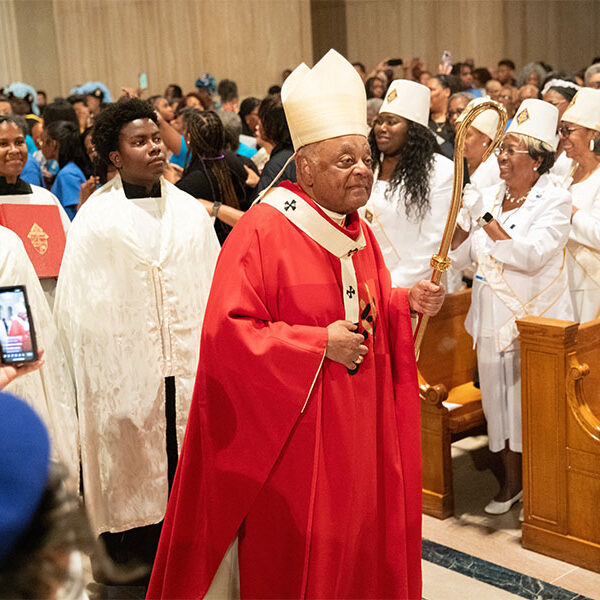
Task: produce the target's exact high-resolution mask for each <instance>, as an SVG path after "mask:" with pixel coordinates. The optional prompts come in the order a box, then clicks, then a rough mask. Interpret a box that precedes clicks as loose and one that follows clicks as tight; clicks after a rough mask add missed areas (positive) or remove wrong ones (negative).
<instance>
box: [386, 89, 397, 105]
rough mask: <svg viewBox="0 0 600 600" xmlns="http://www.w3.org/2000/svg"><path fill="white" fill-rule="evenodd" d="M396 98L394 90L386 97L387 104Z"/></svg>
mask: <svg viewBox="0 0 600 600" xmlns="http://www.w3.org/2000/svg"><path fill="white" fill-rule="evenodd" d="M397 97H398V90H396V89H395V88H394V89H393V90H392V91H391V92H390V93H389V94H388V95H387V98H386V100H387V101H388V102H391V101H392V100H395V99H396V98H397Z"/></svg>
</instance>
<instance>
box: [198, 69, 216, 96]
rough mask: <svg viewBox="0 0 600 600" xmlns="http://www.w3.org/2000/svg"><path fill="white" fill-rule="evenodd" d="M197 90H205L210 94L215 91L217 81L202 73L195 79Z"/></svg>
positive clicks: (208, 74)
mask: <svg viewBox="0 0 600 600" xmlns="http://www.w3.org/2000/svg"><path fill="white" fill-rule="evenodd" d="M196 87H197V88H206V89H207V90H208V91H209V92H210V93H211V94H214V93H215V92H216V91H217V80H216V79H215V78H214V77H213V76H212V75H211V74H210V73H204V75H200V77H198V79H196Z"/></svg>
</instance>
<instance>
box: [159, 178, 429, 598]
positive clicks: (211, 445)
mask: <svg viewBox="0 0 600 600" xmlns="http://www.w3.org/2000/svg"><path fill="white" fill-rule="evenodd" d="M282 185H284V186H285V187H287V188H288V189H289V190H291V191H293V192H294V193H295V194H296V195H297V200H298V202H307V203H309V204H310V206H311V207H312V208H313V209H314V210H315V211H316V213H318V215H317V214H315V218H317V219H318V218H325V219H327V220H329V219H328V217H327V216H326V215H325V214H324V213H323V212H322V211H321V210H320V209H319V208H318V206H317V205H315V204H314V202H313V201H312V200H311V199H310V198H308V196H307V195H306V194H305V193H304V192H303V191H302V190H301V188H300V187H299V186H297V185H296V184H290V183H289V182H284V184H282ZM330 223H333V221H330ZM335 226H336V227H338V226H337V225H335ZM360 228H362V229H363V232H364V235H365V238H366V244H367V245H366V248H364V249H363V250H361V251H359V252H357V253H356V254H354V255H353V259H352V260H353V264H354V268H355V271H356V276H357V280H358V287H359V289H358V293H359V300H360V311H361V315H360V323H359V332H361V333H363V332H365V333H363V335H365V337H366V342H365V343H366V345H367V347H368V349H369V351H368V353H367V355H366V356H365V359H364V361H363V363H362V364H361V365H360V367H359V369H358V371H357V372H356V373H355V374H350V373H349V372H348V370H347V369H346V368H345V367H344V366H343V365H341V364H339V363H336V362H333V361H331V360H328V359H324V353H325V349H326V345H327V329H326V327H327V326H328V325H329V324H330V323H332V322H333V321H336V320H338V319H343V318H344V306H343V300H342V279H341V267H340V260H339V259H338V258H336V257H335V256H333V255H332V254H330V253H329V252H328V251H327V250H325V248H323V247H322V246H321V245H319V244H318V243H317V242H316V241H314V240H313V239H312V238H310V237H309V236H308V235H307V234H305V233H303V232H302V231H300V229H298V228H297V227H296V226H295V225H294V224H293V223H292V222H291V221H290V220H288V218H286V216H285V215H283V214H282V213H281V212H279V211H278V210H277V209H275V208H273V207H272V206H269V205H266V204H259V205H257V206H254V207H253V208H252V209H251V210H250V211H249V212H248V213H247V214H246V215H245V216H244V217H243V218H242V220H241V221H240V222H239V223H238V225H236V227H235V228H234V229H233V232H232V233H231V234H230V235H229V238H228V239H227V242H226V243H225V245H224V246H223V249H222V251H221V255H220V257H219V261H218V263H217V268H216V271H215V275H214V280H213V284H212V289H211V293H210V297H209V301H208V305H207V308H206V314H205V318H204V325H203V331H202V340H201V347H200V362H199V367H198V373H197V377H196V387H195V392H194V398H193V401H192V407H191V411H190V415H189V420H188V425H187V430H186V435H185V441H184V443H183V448H182V451H181V456H180V460H179V466H178V469H177V475H176V478H175V483H174V487H173V490H172V493H171V498H170V500H169V505H168V508H167V514H166V516H165V520H164V526H163V532H162V536H161V540H160V544H159V549H158V553H157V556H156V560H155V563H154V570H153V573H152V579H151V583H150V588H149V591H148V598H202V597H203V596H204V595H205V594H206V592H207V590H208V588H209V586H210V584H211V582H212V579H213V577H214V575H215V572H216V571H217V568H218V567H219V565H220V563H221V560H222V558H223V556H224V555H225V553H226V551H227V549H228V547H229V546H230V544H231V543H232V542H233V540H234V539H235V538H236V536H237V537H238V541H239V568H240V589H241V596H242V598H300V597H307V598H421V438H420V436H421V429H420V405H419V397H418V386H417V374H416V364H415V359H414V346H413V341H412V328H411V321H410V311H409V304H408V292H407V290H400V289H394V290H392V289H391V286H390V276H389V272H388V270H387V268H386V267H385V264H384V261H383V259H382V256H381V253H380V250H379V247H378V245H377V242H376V241H375V238H374V236H373V234H372V233H371V231H370V229H369V227H368V226H367V225H366V224H365V223H364V222H362V221H361V220H360V218H359V216H358V214H357V213H353V214H351V215H349V216H348V217H347V218H346V223H345V228H344V229H342V231H343V232H344V233H346V235H348V236H349V237H351V238H353V239H356V238H357V236H358V234H359V231H360Z"/></svg>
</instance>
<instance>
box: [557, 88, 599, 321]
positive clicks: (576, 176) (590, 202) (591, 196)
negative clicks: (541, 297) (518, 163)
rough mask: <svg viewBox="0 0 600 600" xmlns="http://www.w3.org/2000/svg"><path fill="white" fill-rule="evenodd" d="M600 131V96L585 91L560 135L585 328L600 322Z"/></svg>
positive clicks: (571, 251) (578, 314) (575, 295)
mask: <svg viewBox="0 0 600 600" xmlns="http://www.w3.org/2000/svg"><path fill="white" fill-rule="evenodd" d="M599 131H600V90H596V89H594V88H581V89H580V90H579V92H577V95H576V96H575V98H574V99H573V101H572V102H571V104H570V105H569V108H567V110H566V111H565V113H564V114H563V117H562V121H561V126H560V129H559V132H560V134H561V138H562V140H563V142H562V145H563V148H564V151H565V154H566V155H567V156H568V157H569V158H570V159H573V161H574V163H575V166H574V169H573V170H572V179H569V181H568V183H570V187H569V189H570V191H571V195H572V197H573V209H572V213H571V234H570V235H569V242H568V244H567V266H568V273H569V286H570V288H571V298H572V300H573V310H574V311H575V319H576V320H577V321H580V322H582V323H583V322H585V321H591V320H593V319H597V318H598V317H599V316H600V169H599V168H598V167H600V162H599V161H598V156H596V154H595V152H594V148H595V140H596V138H597V136H598V132H599Z"/></svg>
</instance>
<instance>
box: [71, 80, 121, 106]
mask: <svg viewBox="0 0 600 600" xmlns="http://www.w3.org/2000/svg"><path fill="white" fill-rule="evenodd" d="M88 94H91V95H92V96H97V97H98V98H100V101H101V102H112V101H113V100H112V96H111V95H110V91H109V89H108V88H107V87H106V86H105V85H104V84H103V83H102V82H100V81H88V82H87V83H84V84H83V85H80V86H79V87H74V88H73V89H72V90H71V95H73V96H74V95H82V96H87V95H88Z"/></svg>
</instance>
